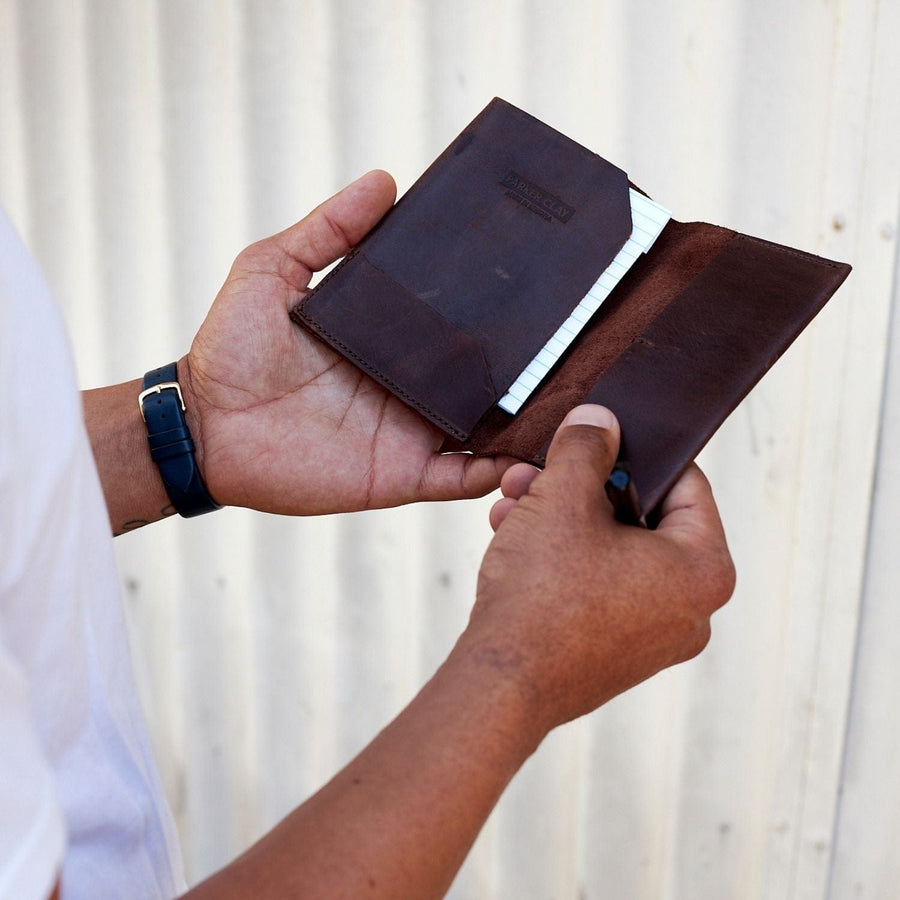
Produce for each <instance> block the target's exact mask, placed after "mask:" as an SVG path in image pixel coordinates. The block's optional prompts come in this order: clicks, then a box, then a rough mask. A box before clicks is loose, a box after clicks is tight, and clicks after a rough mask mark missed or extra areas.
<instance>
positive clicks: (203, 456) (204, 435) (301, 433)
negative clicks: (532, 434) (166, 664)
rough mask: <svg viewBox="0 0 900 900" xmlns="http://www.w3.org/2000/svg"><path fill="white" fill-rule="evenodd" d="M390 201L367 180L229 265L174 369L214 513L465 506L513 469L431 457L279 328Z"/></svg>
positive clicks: (336, 361)
mask: <svg viewBox="0 0 900 900" xmlns="http://www.w3.org/2000/svg"><path fill="white" fill-rule="evenodd" d="M395 191H396V188H395V186H394V182H393V179H392V178H391V177H390V175H388V174H387V173H385V172H370V173H369V174H368V175H365V176H363V177H362V178H360V179H359V180H358V181H355V182H354V183H353V184H351V185H349V186H348V187H346V188H344V190H342V191H341V192H340V193H338V194H337V195H335V196H334V197H332V198H331V199H330V200H328V201H326V202H325V203H323V204H322V205H321V206H319V207H318V208H317V209H315V210H314V211H313V212H312V213H310V214H309V215H308V216H307V217H306V218H305V219H303V220H302V221H301V222H299V223H297V224H296V225H294V226H292V227H291V228H288V229H287V230H285V231H283V232H281V233H280V234H277V235H275V236H274V237H271V238H268V239H267V240H264V241H260V242H259V243H257V244H253V245H252V246H250V247H248V248H247V249H246V250H244V251H243V252H242V253H241V254H240V255H239V256H238V258H237V260H236V261H235V263H234V265H233V267H232V269H231V273H230V274H229V276H228V279H227V280H226V282H225V284H224V286H223V287H222V289H221V291H220V292H219V295H218V297H217V298H216V301H215V303H214V304H213V306H212V308H211V309H210V311H209V314H208V316H207V318H206V321H205V322H204V323H203V326H202V327H201V328H200V331H199V332H198V333H197V336H196V338H195V339H194V342H193V345H192V346H191V350H190V353H189V354H188V355H187V356H186V357H185V358H184V359H182V360H180V361H179V364H178V373H179V378H180V380H181V382H182V389H183V390H184V391H185V392H186V397H185V399H186V402H187V407H188V416H189V423H190V427H191V432H192V434H193V437H194V441H195V443H196V444H197V458H198V463H199V465H200V468H201V472H202V474H203V477H204V480H205V481H206V485H207V487H208V488H209V491H210V493H211V494H212V496H213V497H214V498H215V499H216V500H217V501H218V502H219V503H221V504H227V505H235V506H250V507H253V508H255V509H260V510H263V511H267V512H275V513H289V514H301V515H311V514H317V513H331V512H345V511H349V510H359V509H371V508H376V507H387V506H396V505H398V504H401V503H408V502H412V501H416V500H450V499H458V498H465V497H477V496H481V495H483V494H485V493H487V492H488V491H490V490H493V489H494V488H495V487H497V485H498V484H499V481H500V476H501V475H502V474H503V472H504V471H505V469H506V468H507V467H508V466H509V465H510V464H511V463H512V462H513V460H510V459H505V458H496V459H494V458H487V457H482V458H477V457H473V456H470V455H468V454H459V453H457V454H441V453H440V452H439V449H440V446H441V444H442V442H443V434H442V432H441V431H440V430H439V429H438V428H437V427H435V426H433V425H431V424H430V423H429V422H427V421H426V420H425V419H423V418H422V417H421V416H419V415H418V414H417V413H416V412H414V411H413V410H411V409H410V408H409V407H407V406H406V405H405V404H403V403H402V402H400V401H399V400H398V399H397V398H396V397H394V396H393V395H392V394H390V393H389V392H388V391H387V390H385V389H384V388H382V387H381V386H380V385H379V384H377V383H376V382H374V381H373V380H372V379H370V378H369V377H368V376H367V375H365V374H364V373H363V372H361V371H360V370H359V369H357V368H356V367H355V366H353V365H351V364H350V363H348V362H347V361H346V360H344V359H343V358H342V357H341V356H339V355H338V354H337V353H335V352H334V351H333V350H332V349H331V348H330V347H328V346H326V345H325V344H323V343H322V342H321V341H319V340H318V339H317V338H316V337H314V336H313V335H312V334H311V333H309V332H307V331H306V330H304V329H302V328H300V327H298V326H297V325H295V324H294V323H293V322H292V321H291V320H290V318H289V311H290V309H291V308H292V307H293V306H295V305H296V304H297V303H298V302H299V300H300V299H301V298H302V297H303V296H304V294H305V293H306V292H307V289H308V285H309V282H310V279H311V278H312V274H313V273H314V272H316V271H317V270H319V269H322V268H324V267H325V266H327V265H329V264H330V263H331V262H333V261H334V260H336V259H338V258H339V257H341V256H343V255H345V254H346V253H347V252H348V251H349V250H350V249H351V248H352V247H353V246H354V245H355V244H356V243H357V242H358V241H359V240H360V239H361V238H362V237H363V236H364V235H365V234H366V233H367V232H368V231H369V229H370V228H372V227H373V226H374V225H375V224H376V223H377V222H378V220H379V219H380V218H381V217H382V216H383V215H384V214H385V213H386V212H387V210H388V209H389V208H390V206H391V204H392V203H393V201H394V196H395Z"/></svg>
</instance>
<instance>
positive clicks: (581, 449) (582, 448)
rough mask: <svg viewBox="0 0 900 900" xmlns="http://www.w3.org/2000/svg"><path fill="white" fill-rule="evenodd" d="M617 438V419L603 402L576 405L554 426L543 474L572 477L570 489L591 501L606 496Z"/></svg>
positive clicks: (615, 452) (616, 448) (613, 463)
mask: <svg viewBox="0 0 900 900" xmlns="http://www.w3.org/2000/svg"><path fill="white" fill-rule="evenodd" d="M620 439H621V435H620V431H619V423H618V421H617V419H616V417H615V416H614V415H613V413H612V412H611V411H610V410H608V409H607V408H606V407H605V406H597V405H594V404H585V405H583V406H576V407H575V408H574V409H573V410H571V411H570V412H569V414H568V415H567V416H566V417H565V419H563V420H562V422H561V423H560V425H559V428H558V429H557V430H556V434H555V435H554V437H553V441H552V442H551V444H550V449H549V451H548V452H547V465H546V467H545V469H544V475H545V478H546V479H547V480H550V478H551V477H552V478H553V479H554V480H555V479H556V478H565V477H571V478H573V479H574V482H573V489H575V490H577V491H578V492H579V493H582V495H583V496H585V499H587V500H588V501H589V502H590V503H594V502H596V501H597V500H598V499H599V498H600V497H604V498H605V485H606V480H607V478H609V474H610V472H611V471H612V468H613V466H614V465H615V462H616V458H617V457H618V455H619V442H620ZM573 499H576V498H574V497H573Z"/></svg>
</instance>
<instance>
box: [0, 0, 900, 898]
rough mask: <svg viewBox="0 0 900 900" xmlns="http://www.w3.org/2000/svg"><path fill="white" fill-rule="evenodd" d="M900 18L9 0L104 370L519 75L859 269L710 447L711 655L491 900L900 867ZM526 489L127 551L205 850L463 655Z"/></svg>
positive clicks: (194, 313) (515, 844) (637, 696)
mask: <svg viewBox="0 0 900 900" xmlns="http://www.w3.org/2000/svg"><path fill="white" fill-rule="evenodd" d="M898 45H900V4H897V3H894V2H887V0H881V2H879V0H845V2H837V0H817V2H813V0H808V2H806V0H801V2H796V3H784V2H782V0H680V2H672V3H664V2H652V0H610V2H605V3H601V2H589V0H580V2H569V3H565V4H564V3H553V2H542V0H506V2H502V0H458V2H452V3H451V2H447V0H444V2H424V0H423V2H415V0H405V2H404V0H368V2H363V0H333V2H327V0H304V2H301V0H293V2H290V0H243V2H240V0H230V2H226V0H219V2H213V0H207V2H202V0H190V2H188V0H184V2H176V0H160V2H156V3H153V2H150V0H140V2H138V0H132V2H126V0H18V2H15V0H0V202H2V203H3V204H4V205H5V206H6V208H7V209H8V210H9V211H10V213H11V215H12V216H13V218H14V220H15V221H16V222H17V223H18V225H19V227H20V228H21V230H22V231H23V233H24V234H25V236H26V238H27V240H28V242H29V243H30V245H31V246H32V248H33V249H34V251H35V252H36V253H37V255H38V256H39V258H40V260H41V262H42V263H43V265H44V267H45V268H46V270H47V272H48V274H49V277H50V279H51V282H52V284H53V285H54V287H55V289H56V291H57V292H58V294H59V296H60V298H61V300H62V302H63V304H64V309H65V314H66V316H67V319H68V321H69V323H70V326H71V330H72V335H73V341H74V344H75V348H76V352H77V356H78V360H79V364H80V368H81V373H82V377H83V381H84V385H85V386H93V385H97V384H99V383H102V382H105V381H108V380H114V381H118V380H125V379H127V378H131V377H135V376H137V375H139V374H141V373H143V372H144V371H145V370H146V369H148V368H151V367H154V366H156V365H158V364H160V363H163V362H167V361H168V360H170V359H172V358H174V357H176V356H178V355H180V354H181V353H182V352H183V351H184V350H185V349H186V347H187V346H188V342H189V340H190V338H191V337H192V335H193V332H194V330H195V329H196V327H197V325H198V324H199V322H200V321H201V319H202V317H203V315H204V312H205V310H206V308H207V307H208V305H209V303H210V301H211V300H212V297H213V296H214V294H215V292H216V290H217V288H218V286H219V284H220V283H221V281H222V279H223V278H224V276H225V273H226V271H227V268H228V266H229V264H230V261H231V259H232V258H233V256H234V255H235V254H236V252H237V251H238V250H239V249H240V248H241V247H242V246H243V245H244V244H246V243H248V242H250V241H251V240H253V239H256V238H258V237H261V236H263V235H265V234H268V233H270V232H272V231H274V230H277V229H280V228H282V227H283V226H285V225H286V224H288V223H290V222H292V221H294V220H295V219H297V218H299V217H300V216H301V215H302V214H303V213H304V212H306V211H307V210H308V209H310V208H311V207H312V206H313V205H314V204H316V203H317V202H319V201H320V200H321V199H322V198H324V197H325V196H326V195H327V194H329V193H331V192H332V191H334V190H335V189H337V188H338V187H339V186H341V185H342V184H343V183H345V182H346V181H348V180H350V179H351V178H352V177H354V176H355V175H358V174H360V173H361V172H362V171H364V170H366V169H369V168H373V167H375V166H381V167H384V168H387V169H389V170H390V171H392V172H393V173H394V174H395V176H396V177H397V180H398V182H399V184H400V187H401V189H403V188H405V187H407V186H408V185H409V184H410V183H411V182H412V181H413V180H414V179H415V177H416V176H417V175H418V174H419V172H420V171H421V170H422V169H423V168H424V167H425V166H426V165H427V164H428V163H429V162H430V161H431V159H432V158H433V157H434V156H435V155H436V154H437V153H438V152H439V151H440V150H442V149H443V147H444V146H445V145H446V143H447V142H448V141H449V140H450V139H451V138H452V137H453V136H454V135H455V134H456V133H457V132H458V131H459V130H460V128H461V127H462V126H463V125H464V124H465V123H466V122H468V121H469V119H471V118H472V116H473V115H474V114H475V113H476V112H477V111H478V110H480V109H481V107H482V106H483V105H484V104H485V103H486V102H487V101H488V100H489V99H490V98H491V97H492V96H494V95H500V96H503V97H505V98H506V99H508V100H510V101H512V102H514V103H516V104H518V105H520V106H522V107H524V108H526V109H528V110H530V111H531V112H533V113H535V114H536V115H538V116H540V117H542V118H544V119H546V120H547V121H549V122H550V123H551V124H553V125H555V126H556V127H558V128H560V129H561V130H563V131H565V132H567V133H568V134H570V135H571V136H573V137H574V138H576V139H578V140H580V141H581V142H582V143H584V144H586V145H588V146H590V147H592V148H593V149H596V150H597V151H598V152H600V153H601V154H602V155H604V156H606V157H607V158H609V159H610V160H612V161H613V162H616V163H618V164H619V165H621V166H622V167H623V168H625V169H627V170H628V172H629V174H630V175H631V177H632V178H633V180H634V181H636V182H637V183H639V184H640V185H641V186H642V187H644V188H645V189H646V190H647V191H649V192H650V193H651V194H652V195H653V196H655V197H656V198H658V199H659V200H661V201H662V202H663V203H665V204H666V205H667V206H669V207H670V208H671V209H672V210H674V211H675V214H676V217H677V218H681V219H695V218H696V219H704V220H708V221H713V222H717V223H720V224H726V225H729V226H732V227H735V228H738V229H741V230H744V231H747V232H749V233H752V234H757V235H760V236H763V237H767V238H770V239H772V240H776V241H782V242H785V243H790V244H794V245H797V246H801V247H804V248H807V249H810V250H814V251H817V252H821V253H824V254H826V255H830V256H833V257H836V258H839V259H844V260H848V261H850V262H852V263H853V264H854V266H855V272H854V274H853V276H852V277H851V280H850V281H849V282H848V283H847V285H846V286H845V287H844V288H843V289H842V290H841V291H840V293H839V294H838V296H837V297H836V298H835V299H834V300H833V301H832V303H831V304H830V305H829V307H828V308H827V309H826V311H825V312H824V313H823V314H822V315H821V317H820V318H819V319H818V320H817V321H816V322H815V323H814V325H813V327H812V328H810V329H809V331H808V332H807V333H806V334H805V335H804V336H803V337H802V338H801V339H800V341H798V343H797V344H796V345H795V347H794V348H793V349H792V350H791V352H790V353H789V354H788V356H787V357H786V358H785V359H784V360H783V361H782V362H780V363H779V364H778V365H777V366H776V367H775V369H774V370H773V371H772V372H771V373H770V375H769V376H768V377H767V378H766V380H765V382H764V383H763V384H762V385H761V386H760V387H759V388H758V389H757V390H756V391H754V392H753V394H752V395H751V397H750V398H749V399H748V400H747V401H746V402H745V403H744V404H743V405H742V407H741V408H740V409H739V410H738V412H737V413H736V414H735V415H734V416H733V417H732V419H731V420H730V421H729V423H728V424H727V425H726V427H725V428H723V429H722V431H721V432H720V433H719V434H718V435H717V436H716V438H715V439H714V440H713V442H712V444H711V445H710V447H709V448H708V450H707V451H706V452H705V453H704V457H703V461H704V463H705V467H706V469H707V471H708V473H709V475H710V477H711V479H712V481H713V485H714V487H715V490H716V493H717V496H718V498H719V501H720V505H721V508H722V513H723V516H724V519H725V522H726V526H727V529H728V533H729V537H730V541H731V544H732V548H733V552H734V555H735V558H736V561H737V565H738V569H739V585H738V589H737V593H736V595H735V597H734V600H733V601H732V603H731V604H730V605H729V606H728V607H727V608H726V609H725V610H724V611H723V612H722V613H720V614H719V615H718V616H717V617H716V619H715V622H714V638H713V642H712V644H711V646H710V648H709V649H708V651H707V652H706V653H705V654H704V655H702V656H701V657H700V658H699V659H697V660H696V661H694V662H692V663H690V664H688V665H686V666H683V667H681V668H679V669H677V670H675V671H672V672H669V673H666V674H664V675H663V676H661V677H658V678H657V679H655V680H654V681H652V682H650V683H649V684H647V685H644V686H642V687H640V688H639V689H637V690H635V691H634V692H632V693H631V694H629V695H626V696H625V697H622V698H619V699H617V700H616V701H614V702H613V703H611V704H609V706H608V707H606V708H605V709H603V710H601V711H600V712H598V713H596V714H595V715H593V716H591V717H590V718H589V719H587V720H585V721H582V722H579V723H576V724H574V725H571V726H569V727H567V728H565V729H563V730H561V731H560V732H558V733H557V734H555V735H553V736H552V737H551V739H550V740H549V741H548V742H547V743H546V745H545V746H544V747H543V748H542V749H541V750H540V752H539V753H538V754H537V755H536V756H535V757H534V758H533V759H532V760H531V761H530V762H529V763H528V765H527V766H526V768H525V770H524V771H523V772H522V773H521V775H520V776H519V778H518V779H517V780H516V781H515V783H514V784H513V786H512V788H511V789H510V790H509V792H508V794H507V796H506V797H505V798H504V799H503V801H502V802H501V804H500V806H499V808H498V809H497V811H496V813H495V815H494V816H493V817H492V819H491V820H490V822H489V824H488V825H487V827H486V828H485V830H484V832H483V834H482V836H481V838H480V840H479V842H478V844H477V846H476V848H475V850H474V852H473V853H472V855H471V858H470V859H469V861H468V862H467V863H466V866H465V868H464V869H463V871H462V872H461V874H460V876H459V878H458V879H457V882H456V884H455V886H454V888H453V890H452V896H454V897H457V898H470V897H471V898H480V897H502V898H507V897H523V898H531V897H534V898H547V897H553V898H600V897H604V898H609V897H615V898H684V900H696V898H732V897H733V898H757V897H766V898H792V900H793V898H796V900H800V898H825V897H830V898H835V900H840V898H846V897H871V898H885V897H890V896H894V895H895V893H896V890H897V889H896V885H897V884H898V883H900V861H898V857H897V854H896V852H895V850H894V845H895V843H896V840H897V838H898V837H900V821H898V820H900V812H898V810H900V762H898V760H900V752H898V749H900V748H898V743H900V714H898V712H897V707H898V704H897V703H896V702H895V700H894V697H895V694H896V686H897V684H898V683H900V608H898V604H897V597H896V593H897V592H896V589H894V585H895V584H897V583H898V579H900V564H898V559H897V554H896V550H895V545H896V541H897V537H898V529H897V526H896V523H895V522H894V512H895V510H896V509H897V502H898V499H900V469H898V466H897V463H896V462H895V460H896V459H897V458H898V448H900V412H898V411H897V410H898V409H900V384H898V383H897V379H898V377H900V376H898V374H897V372H896V369H895V368H894V367H890V368H889V369H888V378H887V380H885V378H884V372H885V365H886V361H887V360H888V359H889V358H890V356H891V353H889V352H888V351H890V350H892V348H896V347H897V346H898V342H900V331H897V329H895V331H894V333H893V336H891V333H890V327H889V320H890V307H891V293H892V289H893V279H894V272H895V268H896V243H897V242H896V234H897V225H898V198H900V169H898V160H900V104H898V89H900V67H898V54H897V51H896V48H897V46H898ZM879 433H880V436H881V444H880V447H881V452H880V455H879V454H877V451H878V447H879V443H878V441H879ZM876 473H877V479H875V476H876ZM873 479H874V484H875V492H874V503H873V502H872V498H873V494H872V490H871V488H872V485H873ZM489 502H490V501H479V502H472V503H468V504H454V505H447V506H421V507H417V508H411V509H403V510H394V511H390V512H385V513H369V514H359V515H354V516H343V517H338V518H321V519H314V520H305V521H303V520H301V521H292V520H286V519H280V518H276V517H265V516H261V515H255V514H252V513H247V512H244V511H235V510H232V511H227V512H223V513H220V514H218V515H216V516H211V517H207V518H206V519H204V520H200V521H191V522H181V521H168V522H166V523H163V524H161V525H159V526H156V527H154V528H151V529H146V530H145V531H144V532H140V533H136V534H132V535H129V536H126V537H124V538H120V539H119V540H118V542H117V546H118V551H119V557H120V560H121V570H122V578H123V583H124V585H125V593H126V598H127V602H128V607H129V612H130V616H131V622H132V624H133V633H134V647H135V656H136V664H137V666H138V669H139V674H140V676H141V682H142V688H143V691H144V695H145V698H146V705H147V710H148V716H149V718H150V722H151V726H152V730H153V735H154V740H155V743H156V747H157V750H158V753H159V758H160V761H161V766H162V770H163V773H164V778H165V782H166V785H167V788H168V790H169V793H170V796H171V799H172V803H173V805H174V808H175V812H176V815H177V818H178V821H179V825H180V828H181V832H182V836H183V840H184V847H185V853H186V857H187V863H188V866H189V871H190V876H191V878H192V879H197V878H199V877H201V876H203V875H204V874H206V873H208V872H209V871H210V870H212V869H213V868H215V867H217V866H219V865H221V864H222V863H223V862H224V861H226V860H227V859H229V858H230V857H231V856H233V855H234V854H236V853H237V852H238V851H239V850H240V849H241V848H243V847H244V846H245V845H246V844H247V843H248V842H249V841H251V840H252V839H253V838H254V837H255V836H257V835H258V834H260V833H261V832H262V831H263V830H264V829H265V828H267V827H269V826H270V825H272V824H273V823H274V822H275V821H276V820H277V818H278V817H280V816H281V815H282V814H284V813H285V812H286V811H287V810H288V809H290V808H291V807H292V806H293V805H295V804H296V803H297V802H299V801H300V800H301V799H302V798H304V797H305V796H307V795H308V794H309V793H310V792H312V791H313V790H314V789H315V788H316V787H317V786H318V785H319V784H321V783H322V782H323V781H324V780H325V779H326V778H327V777H328V776H329V774H330V773H332V772H333V771H334V770H335V769H336V768H337V767H338V766H340V765H341V764H342V763H343V762H344V761H346V760H347V759H348V758H349V757H350V756H351V755H352V754H353V753H354V752H355V751H356V750H357V749H358V748H360V747H361V746H362V745H363V744H364V743H365V742H366V741H367V740H368V739H369V738H370V737H371V736H372V735H373V734H374V733H375V731H376V730H377V729H378V728H380V727H381V726H382V725H383V724H384V723H385V722H386V721H388V720H389V718H390V717H391V716H392V715H393V714H394V713H395V712H397V711H398V710H399V709H400V707H401V706H402V705H403V704H404V702H405V701H406V700H407V699H408V698H410V697H411V696H412V694H413V693H414V692H415V690H416V688H417V686H418V685H419V684H420V683H421V682H422V681H423V680H424V679H425V678H426V677H427V675H428V674H429V673H430V672H431V671H432V670H433V668H434V667H435V666H436V665H437V664H438V663H439V661H440V660H441V659H442V656H443V654H444V653H445V652H446V651H447V650H448V649H449V647H450V645H451V644H452V642H453V640H454V638H455V636H456V634H457V633H458V631H459V630H460V629H461V627H462V626H463V624H464V622H465V618H466V615H467V612H468V609H469V605H470V602H471V599H472V597H473V590H474V582H475V574H476V571H477V567H478V563H479V560H480V556H481V553H482V552H483V549H484V547H485V546H486V544H487V541H488V539H489V529H488V527H487V524H486V512H487V508H488V505H489ZM422 852H423V853H424V852H428V850H427V848H425V847H423V848H422Z"/></svg>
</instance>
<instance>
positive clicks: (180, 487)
mask: <svg viewBox="0 0 900 900" xmlns="http://www.w3.org/2000/svg"><path fill="white" fill-rule="evenodd" d="M143 388H144V389H143V391H141V393H140V395H139V396H138V406H139V407H140V410H141V416H142V417H143V419H144V422H145V423H146V425H147V441H148V443H149V445H150V457H151V458H152V460H153V462H154V463H156V466H157V468H158V469H159V474H160V476H161V477H162V481H163V485H164V486H165V489H166V493H167V494H168V495H169V499H170V500H171V501H172V505H173V506H174V507H175V510H176V512H178V514H179V515H181V516H184V517H185V518H190V517H191V516H199V515H202V514H203V513H207V512H213V511H214V510H217V509H221V506H220V505H219V504H218V503H216V501H215V500H213V498H212V496H211V495H210V493H209V491H208V490H207V488H206V485H205V484H204V483H203V478H202V476H201V475H200V468H199V467H198V465H197V458H196V456H195V449H196V448H195V445H194V441H193V439H192V438H191V433H190V430H189V429H188V425H187V419H186V418H185V415H184V413H185V407H184V398H183V397H182V394H181V385H180V384H179V382H178V366H177V363H174V362H173V363H169V364H168V365H166V366H161V367H160V368H158V369H153V370H152V371H150V372H148V373H147V374H146V375H145V376H144V381H143Z"/></svg>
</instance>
